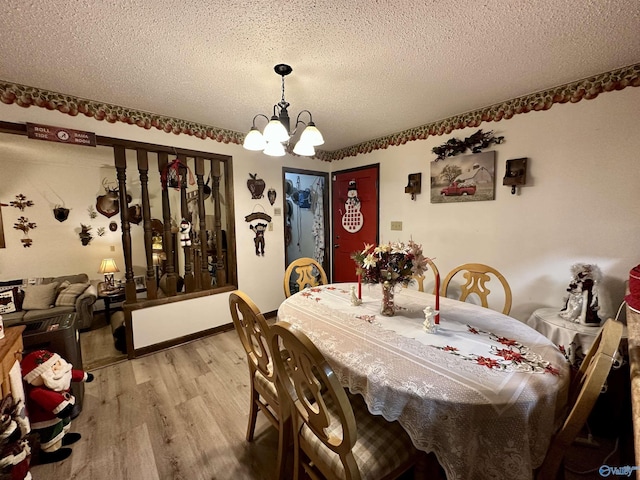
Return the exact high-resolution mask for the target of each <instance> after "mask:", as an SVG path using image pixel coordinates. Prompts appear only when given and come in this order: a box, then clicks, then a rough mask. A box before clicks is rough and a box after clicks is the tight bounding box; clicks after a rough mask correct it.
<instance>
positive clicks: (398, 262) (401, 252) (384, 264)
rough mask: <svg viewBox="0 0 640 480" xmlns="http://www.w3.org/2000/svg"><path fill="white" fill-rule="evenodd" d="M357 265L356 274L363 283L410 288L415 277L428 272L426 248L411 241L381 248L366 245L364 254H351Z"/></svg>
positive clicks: (380, 246)
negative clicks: (424, 250) (387, 283)
mask: <svg viewBox="0 0 640 480" xmlns="http://www.w3.org/2000/svg"><path fill="white" fill-rule="evenodd" d="M351 258H352V259H353V261H354V262H355V263H356V273H357V274H358V275H359V276H360V278H361V279H362V282H363V283H383V282H385V281H389V282H390V283H392V284H398V283H400V284H402V285H405V286H406V285H408V284H409V283H410V282H411V281H412V275H422V274H423V273H424V272H425V271H426V270H427V258H426V257H425V256H424V255H423V254H422V245H420V244H418V243H416V242H414V241H413V240H410V241H409V242H408V243H407V244H404V243H402V242H395V243H385V244H380V245H377V246H376V245H369V244H365V246H364V249H363V250H362V251H360V252H354V253H352V254H351Z"/></svg>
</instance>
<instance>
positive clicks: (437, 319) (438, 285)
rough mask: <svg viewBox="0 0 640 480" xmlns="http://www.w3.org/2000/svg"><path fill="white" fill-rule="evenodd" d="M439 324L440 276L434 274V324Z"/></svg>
mask: <svg viewBox="0 0 640 480" xmlns="http://www.w3.org/2000/svg"><path fill="white" fill-rule="evenodd" d="M439 323H440V274H439V273H437V274H436V318H435V324H436V325H438V324H439Z"/></svg>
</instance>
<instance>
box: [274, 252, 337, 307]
mask: <svg viewBox="0 0 640 480" xmlns="http://www.w3.org/2000/svg"><path fill="white" fill-rule="evenodd" d="M327 283H329V281H328V280H327V274H326V273H325V271H324V269H323V268H322V265H320V263H318V262H317V261H316V260H314V259H313V258H309V257H302V258H298V259H296V260H294V261H293V262H291V263H290V264H289V266H288V267H287V269H286V270H285V272H284V296H285V297H286V298H289V297H290V296H291V295H293V294H294V293H296V291H295V290H292V288H291V287H292V286H293V287H294V288H295V286H296V285H297V288H298V290H297V291H298V292H299V291H300V290H303V289H304V288H305V287H317V286H318V285H326V284H327Z"/></svg>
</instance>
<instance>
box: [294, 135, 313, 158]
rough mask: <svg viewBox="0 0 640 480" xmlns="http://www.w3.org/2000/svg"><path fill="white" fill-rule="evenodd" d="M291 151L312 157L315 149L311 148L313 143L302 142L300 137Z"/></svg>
mask: <svg viewBox="0 0 640 480" xmlns="http://www.w3.org/2000/svg"><path fill="white" fill-rule="evenodd" d="M293 153H295V154H296V155H300V156H303V157H313V156H314V155H315V154H316V149H315V148H313V145H311V144H310V143H307V142H303V141H302V138H301V139H300V141H298V143H296V146H295V147H294V148H293Z"/></svg>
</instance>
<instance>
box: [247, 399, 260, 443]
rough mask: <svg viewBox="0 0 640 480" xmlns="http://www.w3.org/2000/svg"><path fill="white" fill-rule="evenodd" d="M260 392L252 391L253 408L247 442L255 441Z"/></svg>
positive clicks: (251, 409)
mask: <svg viewBox="0 0 640 480" xmlns="http://www.w3.org/2000/svg"><path fill="white" fill-rule="evenodd" d="M258 410H260V409H259V408H258V392H256V391H255V390H254V389H253V388H252V389H251V406H250V407H249V425H248V426H247V442H252V441H253V433H254V431H255V429H256V419H257V418H258Z"/></svg>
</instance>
